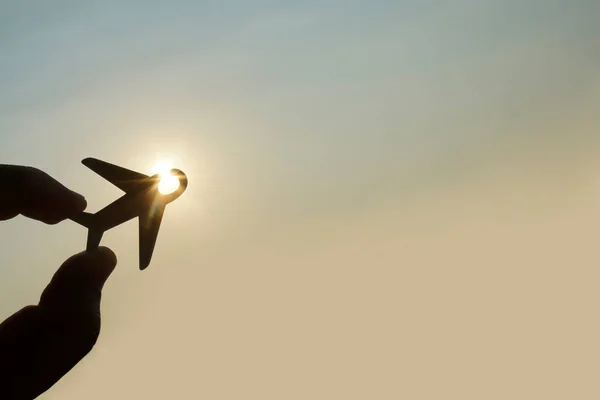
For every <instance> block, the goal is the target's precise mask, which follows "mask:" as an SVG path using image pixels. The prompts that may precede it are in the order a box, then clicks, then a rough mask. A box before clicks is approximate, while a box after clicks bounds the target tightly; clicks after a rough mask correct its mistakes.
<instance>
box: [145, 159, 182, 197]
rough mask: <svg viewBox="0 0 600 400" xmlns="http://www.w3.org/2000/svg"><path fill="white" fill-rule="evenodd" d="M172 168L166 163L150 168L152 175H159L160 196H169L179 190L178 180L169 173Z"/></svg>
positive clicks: (159, 163)
mask: <svg viewBox="0 0 600 400" xmlns="http://www.w3.org/2000/svg"><path fill="white" fill-rule="evenodd" d="M171 168H173V166H172V165H171V163H168V162H158V163H156V165H154V167H153V168H152V172H153V173H154V174H159V175H160V182H159V183H158V191H159V192H160V193H161V194H171V193H173V192H174V191H176V190H177V189H178V188H179V178H177V177H176V176H175V175H173V174H172V173H171Z"/></svg>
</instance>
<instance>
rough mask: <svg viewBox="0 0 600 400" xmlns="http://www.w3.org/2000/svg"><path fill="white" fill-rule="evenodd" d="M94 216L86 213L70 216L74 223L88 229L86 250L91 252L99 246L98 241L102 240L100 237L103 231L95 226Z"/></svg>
mask: <svg viewBox="0 0 600 400" xmlns="http://www.w3.org/2000/svg"><path fill="white" fill-rule="evenodd" d="M94 217H95V215H94V214H90V213H87V212H81V213H79V214H77V215H74V216H72V217H71V218H70V219H71V220H72V221H74V222H77V223H78V224H79V225H82V226H85V227H86V228H88V237H87V245H86V250H87V251H91V250H94V249H96V248H98V246H99V245H100V241H101V240H102V235H103V234H104V231H103V230H102V229H100V228H98V227H96V226H95V225H96V224H95V218H94Z"/></svg>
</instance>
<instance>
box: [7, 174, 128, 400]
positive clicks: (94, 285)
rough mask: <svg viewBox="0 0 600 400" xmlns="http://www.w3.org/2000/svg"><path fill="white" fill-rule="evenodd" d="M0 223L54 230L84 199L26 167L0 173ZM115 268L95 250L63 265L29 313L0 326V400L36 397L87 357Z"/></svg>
mask: <svg viewBox="0 0 600 400" xmlns="http://www.w3.org/2000/svg"><path fill="white" fill-rule="evenodd" d="M0 188H2V193H1V194H0V220H6V219H10V218H13V217H15V216H17V215H19V214H22V215H24V216H26V217H29V218H33V219H36V220H39V221H42V222H44V223H47V224H57V223H59V222H60V221H63V220H64V219H66V218H69V217H70V216H71V215H74V214H75V213H78V212H80V211H83V210H84V209H85V207H86V206H87V203H86V201H85V199H84V198H83V197H82V196H81V195H79V194H77V193H74V192H72V191H70V190H69V189H67V188H66V187H64V186H63V185H61V184H60V183H59V182H57V181H56V180H54V179H53V178H51V177H50V176H49V175H48V174H46V173H45V172H42V171H40V170H37V169H35V168H30V167H21V166H12V165H0ZM116 264H117V259H116V257H115V255H114V253H113V252H112V251H111V250H109V249H107V248H105V247H100V248H98V249H97V250H95V251H93V252H83V253H79V254H76V255H74V256H73V257H71V258H69V259H68V260H67V261H65V262H64V264H63V265H62V266H61V267H60V268H59V269H58V271H57V272H56V273H55V275H54V277H53V278H52V280H51V282H50V284H49V285H48V286H47V287H46V289H45V290H44V291H43V293H42V295H41V298H40V301H39V303H38V305H31V306H27V307H25V308H23V309H22V310H21V311H19V312H17V313H15V314H14V315H12V316H11V317H9V318H8V319H7V320H6V321H4V322H3V323H2V324H0V399H6V400H13V399H14V400H21V399H23V400H26V399H27V400H28V399H34V398H36V397H38V396H39V395H40V394H42V393H44V392H45V391H46V390H48V389H49V388H50V387H52V385H54V384H55V383H56V382H57V381H58V380H59V379H61V378H62V377H63V376H64V375H65V374H66V373H67V372H69V371H70V370H71V369H72V368H73V367H74V366H75V365H76V364H77V363H78V362H79V361H80V360H81V359H82V358H83V357H84V356H85V355H86V354H88V353H89V352H90V350H91V349H92V348H93V346H94V345H95V343H96V340H97V339H98V335H99V333H100V299H101V291H102V287H103V286H104V282H105V281H106V280H107V279H108V277H109V276H110V274H111V273H112V271H113V270H114V268H115V266H116Z"/></svg>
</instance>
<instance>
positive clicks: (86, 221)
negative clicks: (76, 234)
mask: <svg viewBox="0 0 600 400" xmlns="http://www.w3.org/2000/svg"><path fill="white" fill-rule="evenodd" d="M69 219H70V220H72V221H75V222H77V223H78V224H79V225H83V226H85V227H86V228H91V227H92V225H93V224H94V214H90V213H87V212H85V211H82V212H80V213H79V214H76V215H73V216H72V217H71V218H69Z"/></svg>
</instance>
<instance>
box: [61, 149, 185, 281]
mask: <svg viewBox="0 0 600 400" xmlns="http://www.w3.org/2000/svg"><path fill="white" fill-rule="evenodd" d="M82 163H83V165H85V166H87V167H88V168H90V169H91V170H92V171H94V172H96V173H97V174H98V175H100V176H102V177H103V178H104V179H106V180H108V181H109V182H111V183H112V184H114V185H115V186H116V187H118V188H119V189H121V190H123V191H124V192H125V194H124V195H123V196H122V197H121V198H119V199H117V200H115V201H114V202H112V203H111V204H109V205H108V206H106V207H105V208H103V209H102V210H100V211H98V212H97V213H95V214H90V213H87V212H81V213H79V214H77V215H75V216H73V217H71V220H73V221H75V222H77V223H78V224H80V225H83V226H85V227H86V228H88V237H87V247H86V249H87V251H90V250H93V249H95V248H97V247H98V246H99V245H100V240H101V239H102V235H103V234H104V232H106V231H107V230H109V229H112V228H114V227H115V226H117V225H120V224H122V223H124V222H127V221H129V220H130V219H133V218H135V217H139V230H140V242H139V251H140V270H144V269H146V267H148V265H149V264H150V260H151V259H152V253H153V252H154V246H155V244H156V238H157V236H158V229H159V228H160V222H161V221H162V217H163V214H164V212H165V207H166V205H167V204H168V203H170V202H172V201H173V200H175V199H176V198H178V197H179V196H181V194H182V193H183V192H184V191H185V189H186V187H187V183H188V181H187V177H186V176H185V174H184V173H183V172H182V171H180V170H178V169H172V170H171V174H172V175H173V176H175V177H176V178H177V179H178V180H179V186H178V188H177V189H176V190H175V191H174V192H173V193H170V194H162V193H160V192H159V190H158V185H159V182H160V180H161V176H160V175H159V174H156V175H153V176H147V175H144V174H140V173H139V172H134V171H130V170H128V169H125V168H122V167H118V166H116V165H112V164H109V163H107V162H104V161H100V160H96V159H94V158H86V159H84V160H83V161H82Z"/></svg>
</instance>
